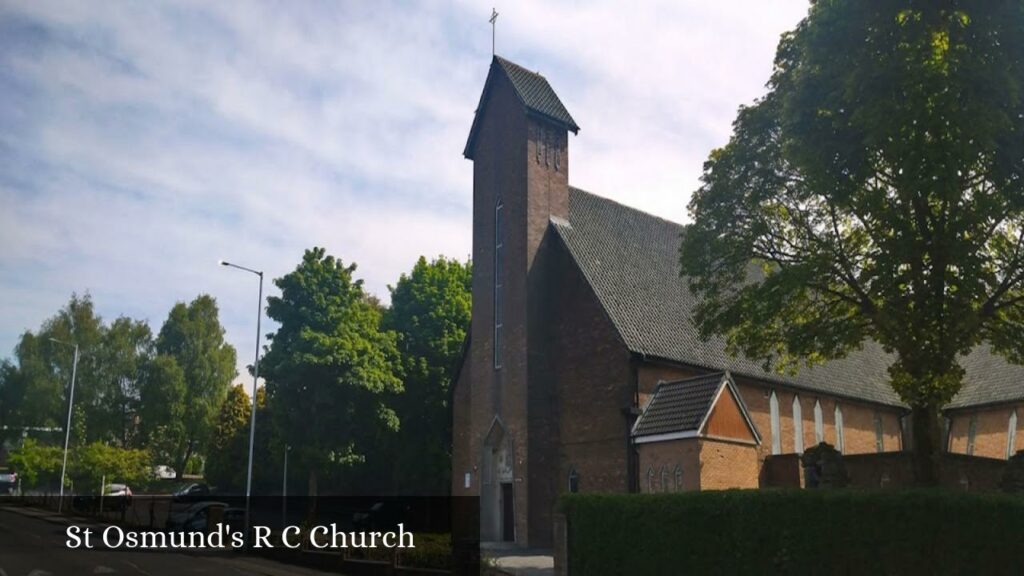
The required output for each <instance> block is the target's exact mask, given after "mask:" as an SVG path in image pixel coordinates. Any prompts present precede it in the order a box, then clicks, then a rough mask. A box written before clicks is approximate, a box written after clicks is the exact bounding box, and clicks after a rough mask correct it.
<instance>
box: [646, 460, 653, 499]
mask: <svg viewBox="0 0 1024 576" xmlns="http://www.w3.org/2000/svg"><path fill="white" fill-rule="evenodd" d="M647 493H648V494H652V493H654V466H650V467H648V468H647Z"/></svg>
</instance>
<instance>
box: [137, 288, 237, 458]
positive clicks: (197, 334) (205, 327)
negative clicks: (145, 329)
mask: <svg viewBox="0 0 1024 576" xmlns="http://www.w3.org/2000/svg"><path fill="white" fill-rule="evenodd" d="M156 350H157V352H158V353H159V354H163V355H166V356H169V357H171V358H174V360H175V362H176V363H177V365H178V366H179V367H180V368H181V371H182V374H183V376H184V381H185V397H184V406H185V410H184V417H183V418H182V425H183V434H182V438H181V441H180V443H179V445H178V448H177V451H176V455H175V456H176V458H175V468H174V469H175V471H177V473H178V475H179V477H180V475H181V474H183V473H184V471H185V465H186V464H187V463H188V461H189V459H190V458H191V457H192V456H193V455H194V454H196V453H197V450H201V449H202V448H204V447H205V446H206V443H207V441H208V440H209V439H210V433H211V431H212V430H213V426H214V418H215V417H216V415H217V410H218V409H219V408H220V405H221V403H222V402H223V401H224V398H225V397H226V396H227V393H228V389H229V388H230V387H231V380H232V379H234V377H235V376H236V374H237V372H236V370H235V362H236V355H235V349H234V347H233V346H231V345H230V344H228V343H227V342H225V341H224V328H223V327H222V326H221V324H220V319H219V316H218V311H217V302H216V301H215V300H214V299H213V298H212V297H211V296H209V295H206V294H202V295H200V296H198V297H196V299H195V300H193V301H192V302H191V303H189V304H187V305H186V304H185V303H184V302H178V303H177V304H175V305H174V307H173V308H172V309H171V312H170V314H169V315H168V317H167V320H166V321H165V322H164V325H163V327H162V328H160V334H159V335H158V336H157V339H156Z"/></svg>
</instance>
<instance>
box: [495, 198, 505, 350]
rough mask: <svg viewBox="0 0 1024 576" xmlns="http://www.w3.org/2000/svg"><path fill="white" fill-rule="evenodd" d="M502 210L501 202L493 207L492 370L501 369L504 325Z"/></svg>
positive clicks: (503, 206)
mask: <svg viewBox="0 0 1024 576" xmlns="http://www.w3.org/2000/svg"><path fill="white" fill-rule="evenodd" d="M504 208H505V205H504V204H503V203H502V201H501V200H498V203H497V204H495V205H494V369H495V370H498V369H500V368H501V352H502V327H503V325H504V323H505V298H504V291H503V288H502V282H503V278H504V276H505V274H504V251H505V250H504V249H505V230H504V223H503V221H502V220H503V217H504Z"/></svg>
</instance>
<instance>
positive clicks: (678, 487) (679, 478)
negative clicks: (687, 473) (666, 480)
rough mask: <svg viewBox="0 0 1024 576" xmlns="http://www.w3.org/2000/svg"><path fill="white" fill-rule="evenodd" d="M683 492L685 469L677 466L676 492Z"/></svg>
mask: <svg viewBox="0 0 1024 576" xmlns="http://www.w3.org/2000/svg"><path fill="white" fill-rule="evenodd" d="M682 491H683V467H682V466H680V465H679V464H676V492H682Z"/></svg>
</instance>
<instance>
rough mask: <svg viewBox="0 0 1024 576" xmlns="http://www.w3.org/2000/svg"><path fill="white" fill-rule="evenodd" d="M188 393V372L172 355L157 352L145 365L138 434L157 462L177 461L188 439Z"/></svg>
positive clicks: (140, 394)
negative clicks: (186, 430) (179, 452)
mask: <svg viewBox="0 0 1024 576" xmlns="http://www.w3.org/2000/svg"><path fill="white" fill-rule="evenodd" d="M187 394H188V388H187V386H186V385H185V372H184V371H183V370H182V369H181V366H178V362H177V361H176V360H175V359H174V358H173V357H171V356H167V355H158V356H156V357H154V358H152V359H150V360H149V362H147V363H146V364H145V365H144V366H143V367H142V374H141V377H140V386H139V435H140V437H141V445H143V446H146V447H147V448H149V450H150V452H151V453H152V456H153V458H154V459H155V461H156V462H157V463H158V464H164V465H166V464H168V463H177V462H178V456H179V455H178V448H179V447H180V446H182V445H183V444H184V442H185V408H186V406H185V402H186V395H187ZM175 470H176V471H177V470H179V469H178V468H175Z"/></svg>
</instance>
